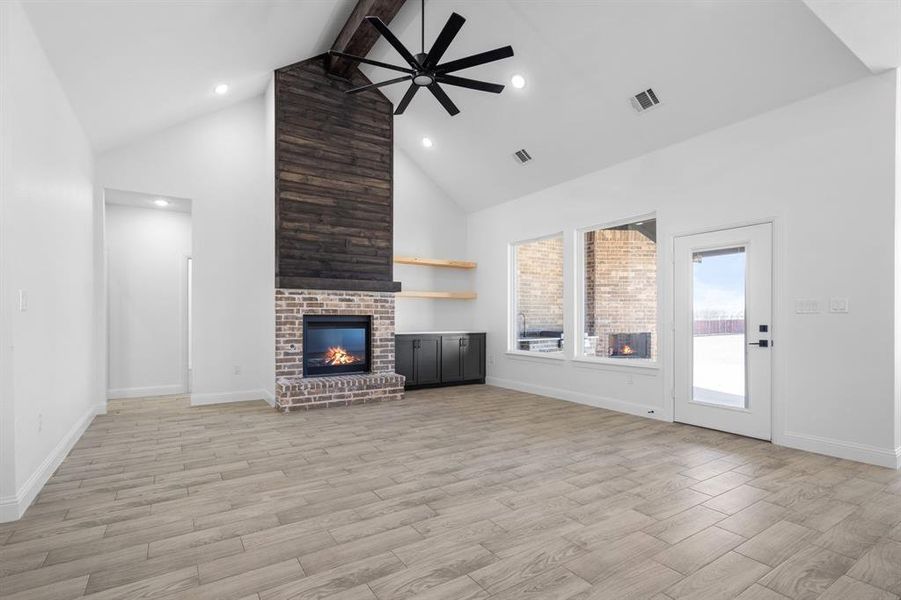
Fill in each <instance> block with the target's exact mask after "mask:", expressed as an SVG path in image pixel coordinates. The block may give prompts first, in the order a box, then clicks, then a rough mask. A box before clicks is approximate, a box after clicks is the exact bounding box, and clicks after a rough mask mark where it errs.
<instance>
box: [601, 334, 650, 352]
mask: <svg viewBox="0 0 901 600" xmlns="http://www.w3.org/2000/svg"><path fill="white" fill-rule="evenodd" d="M608 344H609V356H610V358H651V334H650V332H642V333H611V334H610V337H609V340H608Z"/></svg>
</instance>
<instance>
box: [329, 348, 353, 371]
mask: <svg viewBox="0 0 901 600" xmlns="http://www.w3.org/2000/svg"><path fill="white" fill-rule="evenodd" d="M325 362H327V363H328V364H329V365H332V366H339V365H351V364H353V363H355V362H357V357H356V356H354V355H353V354H351V353H349V352H348V351H347V350H345V349H344V348H342V347H341V346H333V347H331V348H329V349H328V352H326V353H325Z"/></svg>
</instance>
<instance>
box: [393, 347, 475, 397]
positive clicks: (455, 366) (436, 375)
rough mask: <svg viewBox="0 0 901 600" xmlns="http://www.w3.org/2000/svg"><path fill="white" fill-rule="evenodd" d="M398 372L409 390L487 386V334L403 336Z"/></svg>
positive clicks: (396, 352)
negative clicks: (422, 387) (454, 386)
mask: <svg viewBox="0 0 901 600" xmlns="http://www.w3.org/2000/svg"><path fill="white" fill-rule="evenodd" d="M395 343H396V346H395V347H396V349H395V369H394V370H395V371H397V372H398V373H400V374H401V375H403V376H404V377H406V378H407V383H406V387H408V388H412V387H420V386H435V385H453V384H458V383H485V334H484V333H452V334H450V333H443V334H438V333H436V334H400V335H397V336H396V337H395Z"/></svg>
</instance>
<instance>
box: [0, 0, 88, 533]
mask: <svg viewBox="0 0 901 600" xmlns="http://www.w3.org/2000/svg"><path fill="white" fill-rule="evenodd" d="M0 115H2V116H0V122H2V135H0V140H2V142H0V143H2V148H0V381H2V383H0V454H2V457H0V521H2V520H10V519H16V518H18V517H19V516H20V515H21V513H22V512H24V510H25V508H27V507H28V505H29V504H30V503H31V501H32V500H33V499H34V496H35V495H36V494H37V492H38V491H39V490H40V488H41V486H42V485H43V484H44V482H45V481H46V480H47V478H48V477H49V476H50V475H51V474H52V472H53V470H54V469H55V468H56V466H57V465H58V464H59V462H61V461H62V459H63V458H64V457H65V455H66V453H67V452H68V450H69V449H70V448H71V445H72V444H74V442H75V441H77V439H78V437H79V436H80V435H81V433H82V431H83V430H84V429H85V428H86V427H87V425H89V424H90V422H91V420H92V418H93V416H94V415H95V414H96V412H97V411H102V410H103V398H102V397H101V396H100V395H99V394H98V393H97V392H98V386H97V383H98V382H97V380H96V378H95V372H96V371H95V368H94V364H95V363H94V357H93V353H94V351H95V348H94V342H95V340H94V335H93V332H94V323H93V319H94V313H93V281H94V265H93V234H94V224H93V183H92V170H93V165H92V154H91V149H90V146H89V144H88V141H87V138H86V137H85V135H84V132H83V131H82V128H81V126H80V124H79V122H78V120H77V119H76V117H75V115H74V113H73V112H72V109H71V107H70V106H69V102H68V100H67V99H66V96H65V94H64V93H63V90H62V88H61V86H60V83H59V81H58V80H57V78H56V75H55V74H54V72H53V70H52V68H51V67H50V64H49V62H48V61H47V58H46V56H45V55H44V52H43V50H42V49H41V47H40V44H39V43H38V41H37V38H36V37H35V35H34V32H33V31H32V29H31V26H30V24H29V23H28V20H27V18H26V16H25V14H24V12H23V10H22V8H21V6H20V5H19V4H18V3H17V2H3V3H0ZM18 290H24V291H25V293H26V294H27V310H26V311H24V312H22V311H20V310H19V306H18V300H17V296H18Z"/></svg>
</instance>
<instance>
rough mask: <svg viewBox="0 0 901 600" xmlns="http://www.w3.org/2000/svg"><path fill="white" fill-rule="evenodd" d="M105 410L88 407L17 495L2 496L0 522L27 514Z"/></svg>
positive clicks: (103, 407) (0, 498)
mask: <svg viewBox="0 0 901 600" xmlns="http://www.w3.org/2000/svg"><path fill="white" fill-rule="evenodd" d="M104 412H106V405H105V404H98V405H96V406H93V407H91V408H90V409H88V411H87V412H86V413H85V414H84V416H82V417H81V418H80V419H79V420H78V421H76V423H75V424H74V425H73V426H72V428H71V429H70V430H69V432H68V433H67V434H66V435H65V436H63V439H61V440H60V441H59V443H58V444H57V445H56V446H55V447H54V448H53V450H51V451H50V454H48V455H47V458H45V459H44V461H43V462H42V463H41V464H40V465H39V466H38V468H37V469H35V471H34V472H33V473H32V474H31V476H30V477H29V478H28V480H27V481H26V482H25V483H24V484H23V485H22V487H21V489H19V490H18V491H17V492H16V495H15V496H4V497H0V523H6V522H8V521H16V520H18V519H19V518H21V517H22V515H23V514H25V510H26V509H28V507H29V506H31V503H32V502H34V499H35V498H36V497H37V495H38V493H40V491H41V489H42V488H43V487H44V484H45V483H47V480H48V479H50V476H51V475H53V472H54V471H56V468H57V467H59V465H60V463H62V462H63V460H64V459H65V458H66V456H67V455H68V454H69V451H70V450H71V449H72V446H74V445H75V443H76V442H77V441H78V440H79V439H80V438H81V435H82V434H83V433H84V432H85V430H86V429H87V428H88V426H89V425H90V424H91V421H93V420H94V417H95V416H96V415H98V414H103V413H104Z"/></svg>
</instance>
